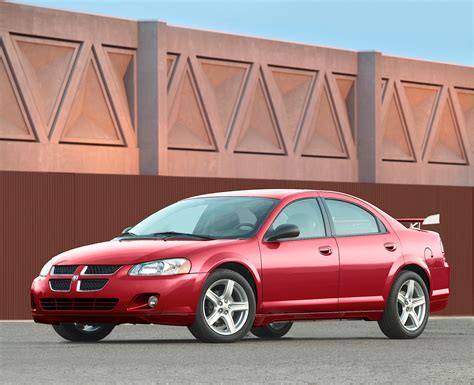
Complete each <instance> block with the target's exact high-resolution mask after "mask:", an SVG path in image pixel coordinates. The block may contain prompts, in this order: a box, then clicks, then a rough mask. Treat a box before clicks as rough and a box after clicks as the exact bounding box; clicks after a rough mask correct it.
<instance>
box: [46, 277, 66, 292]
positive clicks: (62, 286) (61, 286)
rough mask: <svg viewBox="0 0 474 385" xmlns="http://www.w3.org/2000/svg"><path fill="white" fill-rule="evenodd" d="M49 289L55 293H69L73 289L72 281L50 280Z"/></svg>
mask: <svg viewBox="0 0 474 385" xmlns="http://www.w3.org/2000/svg"><path fill="white" fill-rule="evenodd" d="M49 287H51V290H54V291H69V290H70V289H71V280H70V279H50V280H49Z"/></svg>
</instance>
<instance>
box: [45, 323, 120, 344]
mask: <svg viewBox="0 0 474 385" xmlns="http://www.w3.org/2000/svg"><path fill="white" fill-rule="evenodd" d="M52 326H53V329H54V331H55V332H56V333H58V334H59V335H60V336H61V337H63V338H64V339H65V340H69V341H74V342H79V341H80V342H95V341H99V340H101V339H103V338H105V337H107V336H108V335H109V334H110V332H111V331H112V330H113V329H114V327H115V325H112V324H90V325H89V324H80V323H69V322H63V323H60V324H59V325H52Z"/></svg>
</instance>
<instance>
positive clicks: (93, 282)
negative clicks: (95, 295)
mask: <svg viewBox="0 0 474 385" xmlns="http://www.w3.org/2000/svg"><path fill="white" fill-rule="evenodd" d="M107 281H108V279H83V280H81V281H79V283H78V287H77V290H78V291H97V290H100V289H102V288H103V287H104V286H105V284H106V283H107Z"/></svg>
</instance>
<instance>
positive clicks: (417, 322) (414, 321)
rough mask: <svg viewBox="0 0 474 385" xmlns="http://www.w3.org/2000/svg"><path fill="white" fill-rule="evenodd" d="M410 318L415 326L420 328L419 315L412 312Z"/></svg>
mask: <svg viewBox="0 0 474 385" xmlns="http://www.w3.org/2000/svg"><path fill="white" fill-rule="evenodd" d="M409 316H410V318H411V320H412V321H413V324H414V325H415V326H416V327H418V326H420V321H419V320H418V315H417V314H416V313H415V311H413V310H412V311H411V312H410V313H409Z"/></svg>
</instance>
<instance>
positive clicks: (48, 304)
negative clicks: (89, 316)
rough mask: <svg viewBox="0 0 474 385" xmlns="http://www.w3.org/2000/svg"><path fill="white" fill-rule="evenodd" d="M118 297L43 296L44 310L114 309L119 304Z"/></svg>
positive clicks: (42, 304)
mask: <svg viewBox="0 0 474 385" xmlns="http://www.w3.org/2000/svg"><path fill="white" fill-rule="evenodd" d="M117 302H118V299H117V298H43V299H42V300H41V307H42V308H43V310H45V311H48V310H52V311H56V310H75V311H82V310H92V311H103V310H112V309H113V308H114V307H115V306H116V305H117Z"/></svg>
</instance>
